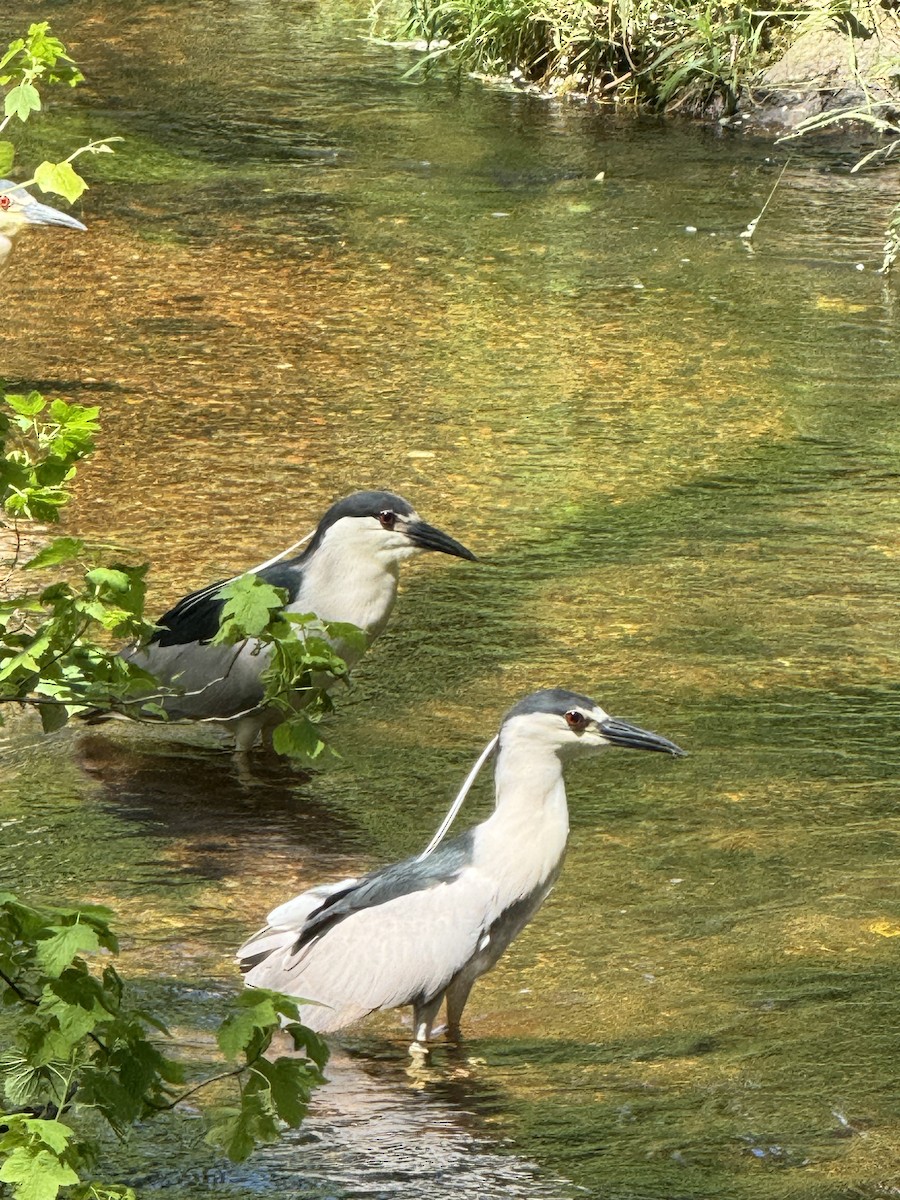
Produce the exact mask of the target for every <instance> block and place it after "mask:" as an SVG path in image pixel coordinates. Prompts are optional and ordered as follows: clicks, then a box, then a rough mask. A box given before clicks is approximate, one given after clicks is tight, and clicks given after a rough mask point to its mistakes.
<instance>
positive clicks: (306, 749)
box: [272, 713, 325, 761]
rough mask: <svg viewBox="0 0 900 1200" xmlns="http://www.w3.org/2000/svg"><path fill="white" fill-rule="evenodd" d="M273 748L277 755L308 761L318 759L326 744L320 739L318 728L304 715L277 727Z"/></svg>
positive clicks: (283, 722) (273, 737)
mask: <svg viewBox="0 0 900 1200" xmlns="http://www.w3.org/2000/svg"><path fill="white" fill-rule="evenodd" d="M272 746H273V747H274V749H275V752H276V753H277V754H286V755H289V756H290V757H291V758H301V759H305V760H307V761H313V760H315V759H317V758H318V757H319V755H320V754H321V753H322V751H323V750H324V749H325V743H324V742H323V741H322V739H321V738H320V737H319V734H318V730H317V728H316V726H315V725H314V724H313V723H312V721H310V720H309V718H308V717H305V716H304V715H303V714H302V713H298V714H297V715H296V716H294V717H289V718H288V719H287V720H286V721H282V722H281V724H280V725H276V726H275V729H274V731H273V733H272Z"/></svg>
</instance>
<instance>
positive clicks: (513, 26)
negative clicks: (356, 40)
mask: <svg viewBox="0 0 900 1200" xmlns="http://www.w3.org/2000/svg"><path fill="white" fill-rule="evenodd" d="M803 15H804V14H802V13H801V12H798V10H797V3H796V2H789V0H772V3H771V4H770V5H769V6H768V7H766V8H760V9H757V8H748V7H746V6H744V5H743V4H740V3H730V4H729V3H718V2H715V0H659V2H657V3H655V2H653V0H607V2H606V3H601V4H594V3H590V2H589V0H407V2H406V3H405V4H404V0H394V3H393V7H392V8H387V9H380V10H379V13H378V23H379V26H380V27H381V29H382V30H383V31H390V33H391V35H392V36H393V37H395V38H416V39H422V40H424V41H425V42H427V43H428V44H429V46H431V47H432V49H431V50H430V53H429V54H428V55H427V56H426V58H424V59H423V60H422V62H421V64H420V67H421V66H424V65H425V64H426V63H427V62H428V61H429V60H430V59H433V58H435V57H437V56H439V55H443V54H446V53H448V52H452V54H453V57H454V59H455V61H457V62H458V63H459V64H460V65H461V66H463V67H464V68H466V69H468V70H475V71H482V72H484V73H485V74H488V75H507V74H508V73H509V72H510V71H515V72H517V73H520V74H517V77H521V78H523V79H524V80H525V81H526V82H530V83H535V84H538V85H540V86H541V87H544V88H547V89H548V90H551V91H553V92H556V93H557V94H562V93H565V92H567V91H578V92H584V93H588V94H590V95H593V96H595V97H606V98H608V99H611V100H615V101H616V102H618V103H630V104H635V105H639V106H642V107H650V108H657V109H667V110H669V111H675V110H680V111H684V112H690V113H701V112H702V113H708V114H715V115H726V116H727V115H730V114H731V113H733V112H734V110H735V108H736V106H737V102H738V97H739V95H740V93H741V90H742V89H743V88H744V87H745V86H746V85H747V84H748V83H749V82H750V81H751V80H752V78H753V77H754V76H755V75H756V74H757V72H758V71H759V70H760V69H761V67H763V66H764V65H766V63H767V62H768V61H769V60H770V58H771V56H772V50H773V47H774V44H775V42H776V40H777V38H778V34H779V30H780V29H782V28H783V27H785V26H786V25H788V24H790V23H793V22H796V21H797V20H798V19H800V18H801V17H802V16H803Z"/></svg>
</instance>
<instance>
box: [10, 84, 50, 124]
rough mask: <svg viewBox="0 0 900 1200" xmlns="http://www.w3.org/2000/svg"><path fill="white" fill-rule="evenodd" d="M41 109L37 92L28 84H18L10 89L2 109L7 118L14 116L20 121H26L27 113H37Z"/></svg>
mask: <svg viewBox="0 0 900 1200" xmlns="http://www.w3.org/2000/svg"><path fill="white" fill-rule="evenodd" d="M40 107H41V98H40V96H39V95H38V90H37V88H36V87H34V86H33V85H32V84H30V83H20V84H19V85H18V86H17V87H14V88H10V90H9V91H8V92H7V93H6V99H5V101H4V103H3V108H4V111H5V113H6V115H7V116H8V117H11V116H13V114H15V115H16V116H17V117H18V118H19V120H20V121H27V120H28V115H29V113H32V112H37V111H38V110H39V109H40Z"/></svg>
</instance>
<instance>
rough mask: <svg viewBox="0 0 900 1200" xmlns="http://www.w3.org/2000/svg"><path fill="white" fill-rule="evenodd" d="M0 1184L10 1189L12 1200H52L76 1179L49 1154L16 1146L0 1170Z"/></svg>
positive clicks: (76, 1176) (45, 1151)
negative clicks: (11, 1188)
mask: <svg viewBox="0 0 900 1200" xmlns="http://www.w3.org/2000/svg"><path fill="white" fill-rule="evenodd" d="M0 1181H2V1182H3V1183H11V1184H12V1185H13V1192H12V1194H13V1198H14V1200H56V1197H57V1196H58V1195H59V1189H60V1188H63V1187H70V1186H71V1185H72V1184H73V1183H78V1182H79V1179H78V1174H77V1172H75V1171H73V1170H72V1168H71V1167H68V1166H66V1164H65V1163H63V1162H60V1160H59V1158H57V1156H56V1155H55V1154H53V1153H52V1152H51V1151H49V1150H43V1149H40V1150H37V1151H35V1150H33V1149H32V1147H31V1146H19V1147H18V1148H17V1149H16V1150H13V1152H12V1154H10V1156H9V1158H7V1160H6V1162H4V1164H3V1166H2V1167H0Z"/></svg>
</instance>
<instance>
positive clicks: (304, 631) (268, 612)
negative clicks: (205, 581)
mask: <svg viewBox="0 0 900 1200" xmlns="http://www.w3.org/2000/svg"><path fill="white" fill-rule="evenodd" d="M219 595H220V596H221V597H223V598H224V599H225V601H226V603H225V606H224V608H223V610H222V615H221V617H220V622H219V631H218V633H217V634H216V636H215V638H214V639H213V641H214V642H216V643H219V644H223V645H234V644H235V643H237V642H242V641H245V640H253V641H254V642H255V644H256V653H258V654H262V653H264V652H265V653H266V654H267V656H268V661H267V664H266V667H265V669H264V671H263V672H262V676H261V678H262V683H263V687H264V689H265V703H266V704H267V705H268V706H269V707H270V708H273V709H276V710H277V711H279V712H280V713H281V714H282V721H281V723H280V724H279V725H278V726H277V727H276V728H275V731H274V734H273V745H274V748H275V750H276V751H277V752H278V753H279V754H285V755H288V756H289V757H292V758H296V759H299V760H301V761H303V762H307V763H310V762H313V761H314V760H315V759H317V758H318V757H319V756H320V755H321V754H322V752H323V751H324V750H325V746H326V744H325V742H324V741H323V739H322V737H321V736H320V733H319V727H318V719H319V718H320V717H321V715H322V714H323V713H325V712H330V711H331V709H332V703H331V700H330V698H329V696H328V692H327V690H326V688H328V687H329V686H331V685H332V684H333V683H334V681H335V680H339V679H346V678H347V675H348V668H347V664H346V662H345V661H344V659H343V657H342V654H344V653H346V652H347V650H349V649H355V650H357V649H358V650H364V649H365V647H366V635H365V634H364V633H363V632H362V630H361V629H357V628H356V626H355V625H349V624H347V623H346V622H338V621H320V620H319V618H318V617H317V616H316V615H315V614H314V613H288V612H284V611H283V605H284V603H285V601H286V599H287V594H286V592H285V591H284V589H283V588H276V587H272V586H271V585H270V584H268V583H266V582H265V581H264V580H262V579H260V578H259V577H258V576H256V575H242V576H240V578H238V579H233V580H231V581H230V582H229V583H227V584H225V585H224V587H222V588H221V589H220V591H219ZM301 702H302V704H303V708H302V710H301V709H299V708H298V705H299V703H301Z"/></svg>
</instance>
